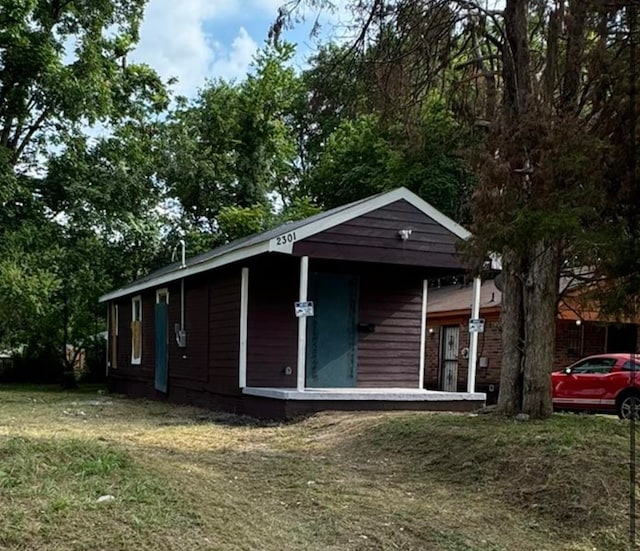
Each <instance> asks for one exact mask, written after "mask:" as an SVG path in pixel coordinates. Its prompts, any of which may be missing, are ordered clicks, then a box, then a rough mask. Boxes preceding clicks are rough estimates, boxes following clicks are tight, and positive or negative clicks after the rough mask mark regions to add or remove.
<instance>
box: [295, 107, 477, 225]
mask: <svg viewBox="0 0 640 551" xmlns="http://www.w3.org/2000/svg"><path fill="white" fill-rule="evenodd" d="M418 128H419V134H418V135H417V136H416V138H415V141H414V142H412V143H407V142H406V136H405V135H404V129H403V128H399V127H397V126H391V127H385V126H384V125H383V123H382V122H381V120H380V118H379V117H378V116H377V115H375V114H372V115H361V116H360V117H358V118H357V119H355V120H353V121H351V120H347V121H345V122H343V123H342V124H341V125H340V126H339V127H338V129H337V130H336V131H335V132H334V133H333V134H331V136H330V137H329V138H328V142H327V144H326V147H325V148H324V149H323V152H322V154H321V155H320V157H319V159H318V162H317V164H316V166H315V167H314V168H313V169H312V170H311V171H310V174H309V179H308V182H307V183H306V186H307V187H306V188H305V189H307V190H308V192H309V193H310V194H311V195H312V196H313V197H314V198H316V200H317V201H319V202H320V203H322V204H323V205H325V206H326V207H335V206H338V205H341V204H344V203H347V202H351V201H355V200H357V199H362V198H364V197H367V196H369V195H373V194H376V193H380V192H383V191H388V190H390V189H394V188H396V187H399V186H404V187H407V188H409V189H411V190H412V191H414V192H415V193H417V194H418V195H420V196H422V197H423V198H424V199H425V200H427V201H428V202H430V203H431V204H433V205H434V206H435V207H436V208H438V209H440V210H442V211H443V212H444V213H445V214H447V215H449V216H451V217H453V218H456V219H460V217H461V205H462V203H463V201H464V195H465V193H466V192H467V191H468V190H469V189H470V187H471V186H472V184H473V181H474V180H473V177H472V175H471V174H470V172H469V171H468V170H467V169H466V168H465V163H464V161H463V160H462V159H461V158H460V157H459V156H458V155H456V151H457V150H458V149H459V148H460V147H461V145H462V138H461V135H460V130H459V127H458V125H457V124H456V123H455V121H454V119H453V117H452V115H451V113H450V112H448V111H447V110H446V109H445V108H444V106H443V105H442V103H441V102H438V101H434V102H431V103H429V104H427V105H426V106H425V109H424V114H423V118H422V120H421V121H420V124H419V126H418Z"/></svg>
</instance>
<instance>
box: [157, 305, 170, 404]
mask: <svg viewBox="0 0 640 551" xmlns="http://www.w3.org/2000/svg"><path fill="white" fill-rule="evenodd" d="M155 336H156V339H155V340H156V380H155V387H156V390H159V391H160V392H167V380H168V371H169V357H168V352H169V350H168V349H169V305H168V304H167V303H166V301H160V300H159V301H158V302H156V308H155Z"/></svg>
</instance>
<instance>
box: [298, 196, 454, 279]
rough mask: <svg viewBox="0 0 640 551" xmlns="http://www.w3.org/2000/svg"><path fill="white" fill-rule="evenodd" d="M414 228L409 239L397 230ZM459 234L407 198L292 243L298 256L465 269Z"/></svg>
mask: <svg viewBox="0 0 640 551" xmlns="http://www.w3.org/2000/svg"><path fill="white" fill-rule="evenodd" d="M401 229H411V230H412V234H411V236H410V237H409V239H408V240H407V241H401V240H400V239H399V237H398V231H399V230H401ZM457 241H458V238H457V237H456V236H455V235H454V234H452V233H451V232H449V231H448V230H447V229H445V228H444V227H443V226H441V225H440V224H438V223H437V222H436V221H435V220H433V219H431V218H430V217H429V216H427V215H425V214H424V213H423V212H421V211H420V210H418V209H417V208H415V207H414V206H413V205H411V204H409V203H408V202H406V201H404V200H400V201H396V202H395V203H392V204H391V205H388V206H386V207H382V208H380V209H377V210H375V211H374V212H371V213H368V214H365V215H363V216H360V217H357V218H354V219H353V220H350V221H348V222H345V223H343V224H339V225H338V226H335V227H333V228H329V229H327V230H325V231H323V232H319V233H317V234H315V235H312V236H309V237H307V238H306V239H302V240H300V241H298V242H296V243H294V246H293V254H295V255H298V256H303V255H307V256H310V257H318V258H327V259H336V260H354V261H362V262H380V260H382V261H384V262H387V263H389V264H401V265H402V264H404V265H413V266H424V267H434V268H446V269H462V264H461V261H460V259H459V258H458V256H457V252H456V243H457Z"/></svg>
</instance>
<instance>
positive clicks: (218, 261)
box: [99, 187, 471, 302]
mask: <svg viewBox="0 0 640 551" xmlns="http://www.w3.org/2000/svg"><path fill="white" fill-rule="evenodd" d="M402 199H404V200H405V201H407V203H409V204H411V205H413V206H414V207H415V208H417V209H418V210H419V211H421V212H423V213H424V214H426V215H427V216H429V217H430V218H432V219H433V220H434V221H435V222H437V223H438V224H440V225H441V226H442V227H443V228H445V229H446V230H448V231H450V232H451V233H452V234H454V235H455V236H456V237H459V238H460V239H465V240H466V239H468V238H469V237H470V236H471V233H470V232H469V231H467V230H466V229H465V228H463V227H462V226H461V225H459V224H458V223H456V222H454V221H453V220H451V218H449V217H448V216H446V215H444V214H442V213H441V212H439V211H438V210H436V209H435V208H434V207H432V206H431V205H430V204H429V203H427V202H426V201H424V200H423V199H421V198H420V197H418V196H417V195H416V194H415V193H413V192H411V191H409V190H408V189H406V188H403V187H401V188H398V189H395V190H393V191H390V192H388V193H383V194H382V195H377V196H375V197H372V198H371V199H367V200H364V201H361V202H360V203H357V204H356V205H353V206H352V207H349V208H345V209H344V210H341V211H340V212H337V213H335V214H332V215H329V216H326V217H324V218H322V219H321V220H318V221H316V222H309V223H307V224H305V225H303V226H301V227H299V228H296V229H292V230H290V231H286V227H285V228H284V229H283V230H284V231H283V232H282V234H280V235H278V236H276V237H274V238H272V239H269V240H266V239H265V240H264V241H261V242H259V243H256V244H254V245H250V246H247V247H243V248H241V249H236V250H232V251H229V252H228V253H223V254H221V255H220V256H216V257H214V258H211V259H209V260H203V261H202V262H201V263H199V264H195V265H193V266H189V267H187V268H182V269H180V268H178V269H176V270H175V271H172V272H169V273H167V274H163V275H160V276H158V277H155V278H153V279H149V280H148V281H144V282H142V283H139V284H137V285H133V286H131V287H128V288H124V289H118V290H115V291H112V292H111V293H107V294H106V295H103V296H102V297H100V300H99V301H100V302H106V301H108V300H112V299H114V298H118V297H122V296H126V295H131V294H133V293H136V292H139V291H141V290H143V289H148V288H149V287H156V286H158V285H162V284H163V283H168V282H170V281H175V280H176V279H180V278H181V277H188V276H191V275H194V274H198V273H201V272H205V271H207V270H211V269H213V268H217V267H220V266H224V265H226V264H231V263H232V262H237V261H240V260H244V259H246V258H249V257H252V256H256V255H258V254H262V253H266V252H277V253H283V254H292V252H293V246H294V244H295V243H296V242H298V241H300V240H302V239H306V238H307V237H310V236H312V235H315V234H317V233H320V232H322V231H325V230H328V229H330V228H333V227H334V226H337V225H339V224H343V223H345V222H348V221H349V220H352V219H353V218H357V217H358V216H363V215H365V214H368V213H369V212H372V211H374V210H376V209H379V208H381V207H384V206H387V205H390V204H391V203H395V202H396V201H400V200H402ZM294 234H295V236H294Z"/></svg>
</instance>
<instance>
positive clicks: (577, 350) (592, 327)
mask: <svg viewBox="0 0 640 551" xmlns="http://www.w3.org/2000/svg"><path fill="white" fill-rule="evenodd" d="M467 324H468V319H467V318H462V317H460V316H457V317H450V318H447V319H436V320H429V319H428V320H427V327H428V331H429V332H428V333H427V344H426V356H425V357H426V362H425V387H426V388H429V389H434V390H436V389H441V388H442V387H441V384H440V350H441V347H442V344H441V339H442V333H443V327H445V326H451V325H457V326H458V327H459V330H460V340H459V350H460V351H462V349H463V348H468V347H469V331H468V326H467ZM606 334H607V329H606V326H605V325H602V324H600V323H596V322H583V323H582V324H581V325H576V323H575V321H572V320H558V322H557V326H556V343H555V352H554V363H553V367H554V369H555V368H561V367H565V366H568V365H570V364H572V363H574V362H576V361H577V360H579V359H580V358H583V357H584V356H590V355H592V354H602V353H604V352H605V347H606ZM638 343H639V344H640V325H639V326H638ZM501 351H502V342H501V333H500V323H499V319H498V317H497V316H495V317H487V318H486V321H485V332H484V333H481V334H480V335H479V338H478V357H479V358H486V367H484V366H483V365H484V361H483V360H480V359H479V360H478V366H477V368H476V390H478V391H480V392H487V393H488V394H489V396H488V401H489V402H491V401H492V398H495V397H496V396H497V391H498V385H499V383H500V366H501V354H502V352H501ZM467 369H468V360H467V359H464V358H462V354H461V353H460V355H459V356H458V390H459V391H461V392H463V391H466V388H467Z"/></svg>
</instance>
